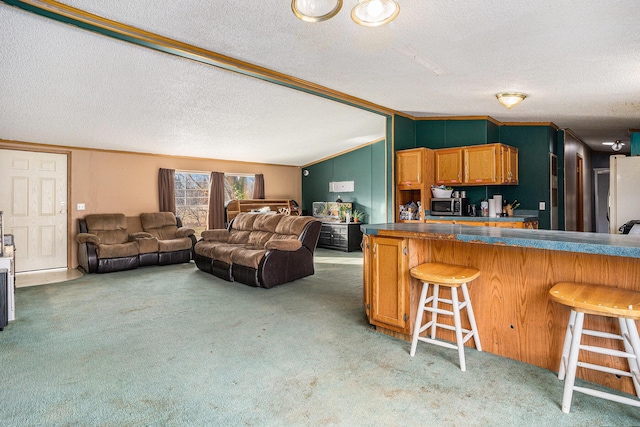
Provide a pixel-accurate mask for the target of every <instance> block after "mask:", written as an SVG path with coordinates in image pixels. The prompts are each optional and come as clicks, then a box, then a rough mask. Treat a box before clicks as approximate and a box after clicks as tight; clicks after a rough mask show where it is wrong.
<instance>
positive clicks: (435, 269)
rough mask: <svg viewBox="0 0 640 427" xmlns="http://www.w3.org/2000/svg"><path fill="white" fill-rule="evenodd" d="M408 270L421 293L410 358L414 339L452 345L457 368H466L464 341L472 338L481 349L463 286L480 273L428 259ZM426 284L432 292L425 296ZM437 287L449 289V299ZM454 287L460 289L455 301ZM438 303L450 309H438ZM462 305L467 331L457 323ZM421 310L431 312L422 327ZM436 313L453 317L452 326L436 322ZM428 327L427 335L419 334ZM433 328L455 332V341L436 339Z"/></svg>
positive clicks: (465, 286)
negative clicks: (463, 334)
mask: <svg viewBox="0 0 640 427" xmlns="http://www.w3.org/2000/svg"><path fill="white" fill-rule="evenodd" d="M410 273H411V276H413V277H415V278H416V279H419V280H420V281H422V294H421V295H420V303H419V306H418V312H417V314H416V323H415V326H414V328H413V340H412V341H411V357H413V356H414V355H415V354H416V347H417V346H418V341H424V342H426V343H430V344H435V345H439V346H441V347H446V348H452V349H454V350H458V356H459V357H460V369H461V370H463V371H466V370H467V368H466V364H465V361H464V343H465V342H467V341H468V340H469V339H470V338H471V337H473V340H474V341H475V343H476V348H477V349H478V351H482V346H481V345H480V337H479V336H478V327H477V326H476V319H475V317H474V316H473V307H472V306H471V300H470V299H469V290H468V289H467V283H469V282H471V281H472V280H474V279H476V278H477V277H478V276H480V270H477V269H475V268H473V267H464V266H460V265H452V264H443V263H436V262H429V263H425V264H420V265H418V266H416V267H413V268H412V269H411V271H410ZM430 285H433V294H432V295H431V296H430V297H429V298H427V294H428V291H429V286H430ZM440 286H445V287H448V288H450V289H451V299H445V298H441V297H440V296H439V290H440ZM458 288H462V294H463V296H464V301H459V300H458ZM440 303H445V304H449V305H451V306H452V310H445V309H442V308H440V307H439V304H440ZM429 304H431V306H429ZM463 308H466V309H467V315H468V317H469V323H470V324H471V330H469V329H464V328H463V327H462V324H461V322H460V310H461V309H463ZM425 311H428V312H429V313H431V320H430V321H429V322H428V323H426V324H425V325H424V326H421V325H422V317H423V315H424V312H425ZM438 314H444V315H449V316H453V323H454V326H451V325H445V324H442V323H438ZM429 328H431V336H430V337H421V336H420V334H421V333H422V332H424V331H426V330H427V329H429ZM437 328H442V329H448V330H450V331H455V333H456V344H452V343H449V342H446V341H441V340H436V329H437ZM463 332H464V333H465V334H466V335H465V336H464V337H463V336H462V333H463Z"/></svg>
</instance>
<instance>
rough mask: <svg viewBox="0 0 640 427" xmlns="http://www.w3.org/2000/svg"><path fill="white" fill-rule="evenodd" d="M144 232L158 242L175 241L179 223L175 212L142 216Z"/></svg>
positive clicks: (144, 214)
mask: <svg viewBox="0 0 640 427" xmlns="http://www.w3.org/2000/svg"><path fill="white" fill-rule="evenodd" d="M140 222H141V223H142V228H143V229H144V231H146V232H148V233H151V235H152V236H153V237H155V238H157V239H158V240H166V239H174V238H175V237H176V232H177V231H178V225H177V224H178V222H177V221H176V217H175V215H174V214H173V212H153V213H142V214H140Z"/></svg>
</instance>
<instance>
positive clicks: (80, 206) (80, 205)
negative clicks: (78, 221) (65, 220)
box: [78, 203, 84, 211]
mask: <svg viewBox="0 0 640 427" xmlns="http://www.w3.org/2000/svg"><path fill="white" fill-rule="evenodd" d="M78 210H79V211H83V210H84V203H78Z"/></svg>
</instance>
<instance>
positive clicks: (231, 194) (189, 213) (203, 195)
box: [174, 171, 255, 236]
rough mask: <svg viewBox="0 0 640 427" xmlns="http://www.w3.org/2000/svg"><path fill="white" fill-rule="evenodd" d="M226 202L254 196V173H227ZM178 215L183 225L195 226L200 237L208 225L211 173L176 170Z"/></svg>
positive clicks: (225, 182) (175, 183)
mask: <svg viewBox="0 0 640 427" xmlns="http://www.w3.org/2000/svg"><path fill="white" fill-rule="evenodd" d="M224 178H225V181H224V203H225V205H226V204H227V203H228V202H229V201H230V200H233V199H251V198H253V184H254V182H255V176H254V175H241V174H225V176H224ZM174 185H175V192H176V216H179V217H180V219H181V220H182V225H184V226H185V227H189V228H193V229H194V230H195V231H196V236H199V235H200V233H201V232H202V231H204V230H206V229H207V228H208V222H207V215H208V214H209V190H210V188H211V174H210V173H208V172H184V171H183V172H181V171H176V173H175V180H174Z"/></svg>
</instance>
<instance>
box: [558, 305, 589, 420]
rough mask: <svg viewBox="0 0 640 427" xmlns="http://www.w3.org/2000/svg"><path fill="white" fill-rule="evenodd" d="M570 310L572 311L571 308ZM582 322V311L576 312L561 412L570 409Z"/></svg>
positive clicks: (567, 411)
mask: <svg viewBox="0 0 640 427" xmlns="http://www.w3.org/2000/svg"><path fill="white" fill-rule="evenodd" d="M571 311H572V313H573V310H571ZM583 323H584V313H582V312H576V315H575V323H574V325H573V334H572V336H571V348H570V349H569V361H568V364H567V372H566V378H565V380H564V393H563V394H562V412H564V413H565V414H568V413H569V411H570V410H571V399H572V398H573V385H574V384H575V382H576V368H577V367H578V355H579V354H580V341H581V340H582V325H583Z"/></svg>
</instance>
